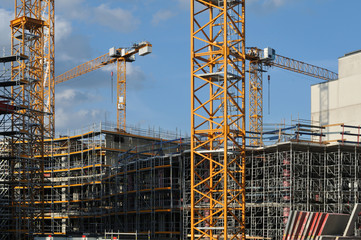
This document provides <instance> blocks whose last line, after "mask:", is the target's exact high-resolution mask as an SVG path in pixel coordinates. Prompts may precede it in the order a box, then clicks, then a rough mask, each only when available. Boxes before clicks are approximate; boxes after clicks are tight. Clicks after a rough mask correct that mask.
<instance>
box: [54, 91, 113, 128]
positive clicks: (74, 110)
mask: <svg viewBox="0 0 361 240" xmlns="http://www.w3.org/2000/svg"><path fill="white" fill-rule="evenodd" d="M101 100H102V97H101V96H100V95H96V94H92V93H89V92H84V91H79V90H74V89H65V90H63V91H60V92H57V93H56V95H55V102H56V108H55V110H56V111H55V124H56V128H57V129H58V130H66V129H78V128H81V127H85V126H87V125H90V124H92V123H94V122H97V121H99V120H100V119H102V116H104V113H105V112H106V111H104V110H102V109H85V108H84V104H88V105H89V106H90V107H91V106H92V104H91V103H95V102H98V101H101Z"/></svg>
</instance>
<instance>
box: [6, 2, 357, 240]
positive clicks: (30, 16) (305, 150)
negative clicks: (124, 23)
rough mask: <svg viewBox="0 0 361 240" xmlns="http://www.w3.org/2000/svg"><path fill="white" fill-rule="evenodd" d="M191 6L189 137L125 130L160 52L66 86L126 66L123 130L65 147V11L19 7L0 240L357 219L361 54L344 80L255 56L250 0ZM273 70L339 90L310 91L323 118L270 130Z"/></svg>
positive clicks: (222, 233)
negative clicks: (57, 39) (61, 98)
mask: <svg viewBox="0 0 361 240" xmlns="http://www.w3.org/2000/svg"><path fill="white" fill-rule="evenodd" d="M192 3H193V4H192V5H191V10H192V12H191V17H192V21H191V35H192V44H191V48H192V49H191V53H192V54H191V55H192V59H191V66H192V69H191V72H192V87H193V88H192V103H193V104H192V107H191V115H192V124H191V125H192V129H191V134H192V135H191V137H190V138H188V137H184V136H181V135H180V134H177V133H169V132H164V131H161V130H159V131H155V130H140V129H137V128H131V127H129V126H128V127H127V126H126V124H125V106H126V104H125V99H126V94H125V89H126V87H125V85H126V65H125V63H126V62H132V61H134V54H135V53H138V54H139V55H147V54H149V53H150V52H151V47H152V46H151V44H150V43H148V42H141V43H139V44H134V45H133V47H131V48H129V49H116V48H112V49H111V50H110V52H109V54H105V55H103V56H101V57H99V58H96V59H95V60H93V61H90V62H88V63H86V64H83V65H81V66H79V67H77V68H75V70H71V71H70V73H66V74H65V75H61V78H59V82H61V81H66V80H67V79H70V78H73V77H75V76H78V75H80V74H84V73H86V72H89V71H92V70H95V69H98V68H100V67H102V66H104V65H107V64H111V63H117V90H118V95H117V120H118V121H117V124H116V125H114V126H113V125H111V124H108V123H104V124H100V125H94V126H92V127H90V128H89V129H86V130H85V129H83V130H81V131H79V132H77V133H74V134H68V135H60V136H55V134H54V126H55V124H54V94H55V91H54V87H55V83H56V81H55V77H54V49H55V48H54V21H55V15H54V0H27V1H17V0H15V19H14V20H12V21H11V22H10V27H11V52H10V53H9V54H7V55H6V56H3V57H0V63H2V64H3V68H2V70H1V74H0V98H1V100H0V116H1V120H0V136H1V138H0V148H1V152H0V239H34V238H38V239H49V240H52V239H56V238H57V237H58V238H59V239H64V238H74V239H76V238H82V239H86V238H88V239H109V238H112V239H114V238H116V239H190V238H191V237H192V239H195V238H197V239H204V238H206V239H210V240H213V239H228V238H231V239H233V238H242V239H244V238H245V234H246V235H247V236H248V237H249V238H254V239H282V235H283V233H284V232H283V231H284V229H285V226H286V222H287V221H288V218H289V216H290V212H291V211H294V210H300V211H301V210H302V211H313V212H332V213H347V214H349V213H350V212H351V209H352V208H353V206H354V205H355V204H358V203H360V200H359V199H360V197H361V196H360V195H359V192H360V191H359V190H361V149H360V136H361V133H360V129H361V128H360V123H359V120H358V119H359V117H360V116H361V110H360V109H361V108H360V106H359V105H360V102H361V101H360V100H359V99H357V98H355V97H354V96H357V88H354V89H353V93H354V94H349V96H351V97H350V98H345V99H346V100H345V99H344V96H346V95H348V94H347V91H349V89H350V86H352V87H354V86H358V85H359V77H360V75H361V72H360V69H361V60H360V59H361V52H353V53H349V54H346V55H345V56H344V57H342V58H340V69H339V73H340V76H339V77H338V76H337V74H335V73H332V72H330V71H328V70H326V69H323V68H319V67H316V66H312V65H309V64H305V63H302V62H299V61H296V60H293V59H289V58H286V57H282V56H279V55H276V54H275V51H274V50H273V49H271V48H266V49H264V50H260V49H258V48H247V50H246V47H245V34H244V29H245V19H244V18H245V11H244V8H245V1H244V0H228V1H223V0H202V1H199V0H194V1H192ZM195 4H198V5H197V8H194V5H195ZM195 9H197V10H195ZM199 9H200V10H199ZM236 9H237V10H236ZM202 14H203V15H202ZM214 16H217V17H216V18H214V19H213V17H214ZM220 16H224V17H220ZM205 19H211V20H209V21H206V20H205ZM195 23H196V24H195ZM222 26H223V27H222ZM225 26H228V27H225ZM205 43H206V46H205ZM246 60H247V61H249V69H250V70H249V71H248V74H249V75H250V85H249V86H250V93H249V95H250V108H251V109H250V112H251V113H250V116H249V118H250V131H246V129H245V128H246V124H245V122H246V120H245V118H246V117H245V116H246V110H245V105H246V104H245V99H246V96H245V92H246V90H245V75H246V72H247V71H246ZM269 66H276V67H280V68H284V69H287V70H290V71H293V72H298V73H302V74H305V75H308V76H312V77H317V78H319V79H324V80H327V81H328V82H326V83H322V84H317V85H314V86H312V107H311V116H312V120H313V121H309V122H302V121H299V120H298V121H296V122H292V123H291V124H290V125H287V126H285V125H284V126H282V125H279V126H276V127H274V128H273V129H267V130H266V129H264V128H263V119H262V114H263V113H262V97H263V96H262V91H263V90H262V73H263V72H264V71H265V69H267V68H268V67H269ZM79 69H82V71H83V72H81V73H80V72H79V71H78V70H79ZM227 69H228V70H227ZM228 71H229V72H228ZM336 79H337V80H336ZM355 91H356V92H355ZM335 99H337V101H334V100H335ZM194 103H195V104H194ZM340 116H342V118H340ZM246 144H248V145H246ZM360 226H361V218H359V219H358V222H357V224H356V226H355V234H357V235H361V231H360V229H359V228H360ZM297 239H298V237H297Z"/></svg>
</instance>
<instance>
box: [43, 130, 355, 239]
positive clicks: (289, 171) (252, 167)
mask: <svg viewBox="0 0 361 240" xmlns="http://www.w3.org/2000/svg"><path fill="white" fill-rule="evenodd" d="M114 127H115V126H113V127H112V126H110V125H106V124H102V125H94V126H93V127H91V128H89V130H84V131H83V132H79V134H77V135H72V136H61V137H59V138H56V139H53V140H48V141H46V147H45V149H46V154H45V158H46V159H47V160H46V162H47V163H48V164H47V165H46V166H45V171H44V183H45V185H44V200H45V206H44V217H45V233H46V235H52V236H56V235H64V236H82V235H84V234H87V236H89V237H90V236H92V235H93V236H104V235H105V233H108V235H109V236H110V234H112V236H116V237H117V238H125V239H133V238H135V236H134V235H137V238H139V239H141V238H144V239H147V238H151V239H188V238H189V237H190V212H191V206H190V187H189V185H190V180H191V176H190V152H189V139H185V138H182V137H180V136H179V135H177V134H171V133H159V132H157V131H140V130H139V129H135V128H133V129H128V131H127V132H126V133H125V132H119V131H115V130H114ZM322 130H324V129H323V128H320V127H318V126H311V125H306V124H295V125H292V126H287V127H283V128H279V129H277V131H274V132H273V133H270V135H272V134H273V136H274V137H278V138H277V140H274V141H275V143H274V144H269V145H268V146H264V147H257V148H248V149H247V161H246V164H247V174H246V177H247V187H246V189H247V192H246V207H247V211H246V213H247V222H246V223H247V235H249V236H253V237H264V238H271V239H282V234H283V230H284V227H285V224H286V221H287V219H288V215H289V212H290V211H292V210H304V211H316V212H332V213H350V211H351V210H352V208H353V206H354V204H355V203H359V198H360V197H361V196H360V191H359V186H361V181H360V178H359V176H360V174H361V149H360V147H359V144H351V143H346V142H345V141H344V142H343V141H342V139H340V140H339V142H335V143H326V142H323V141H310V140H309V138H308V137H303V136H305V135H307V134H310V133H312V134H313V135H314V136H316V135H319V136H320V137H321V136H323V135H324V134H323V133H321V132H322ZM340 135H342V132H340ZM323 137H324V136H323ZM214 157H219V158H222V154H221V153H214ZM204 167H205V169H204V172H205V173H206V172H207V166H204ZM204 207H205V208H207V204H206V203H205V205H204ZM39 208H40V206H39ZM360 220H361V219H360ZM205 227H207V226H205ZM357 233H359V230H357Z"/></svg>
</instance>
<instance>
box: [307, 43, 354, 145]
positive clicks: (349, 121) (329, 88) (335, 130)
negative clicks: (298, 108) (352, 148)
mask: <svg viewBox="0 0 361 240" xmlns="http://www.w3.org/2000/svg"><path fill="white" fill-rule="evenodd" d="M338 72H339V79H338V80H335V81H330V82H324V83H319V84H316V85H313V86H312V87H311V119H312V121H313V122H314V124H320V125H326V126H329V127H327V128H326V129H325V131H327V132H331V133H332V134H327V137H326V138H325V140H332V141H336V140H342V139H343V140H344V141H353V142H360V141H361V138H360V137H359V136H357V135H359V134H361V130H360V129H359V126H360V125H361V50H359V51H355V52H351V53H348V54H345V56H343V57H341V58H339V66H338ZM330 125H331V126H330ZM351 126H354V127H351Z"/></svg>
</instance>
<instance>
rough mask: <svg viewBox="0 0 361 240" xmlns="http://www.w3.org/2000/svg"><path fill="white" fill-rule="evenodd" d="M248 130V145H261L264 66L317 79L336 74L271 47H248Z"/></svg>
mask: <svg viewBox="0 0 361 240" xmlns="http://www.w3.org/2000/svg"><path fill="white" fill-rule="evenodd" d="M246 58H247V60H249V109H250V110H249V132H250V145H251V146H262V145H263V141H262V132H263V76H262V75H263V72H265V70H264V67H271V66H274V67H278V68H282V69H286V70H289V71H292V72H296V73H300V74H304V75H307V76H310V77H314V78H317V79H322V80H325V81H331V80H336V79H338V74H337V73H334V72H332V71H330V70H327V69H325V68H321V67H317V66H315V65H311V64H308V63H305V62H301V61H298V60H295V59H292V58H288V57H284V56H281V55H277V54H276V51H275V50H274V49H272V48H265V49H263V50H262V49H259V48H257V47H251V48H249V50H248V52H247V55H246Z"/></svg>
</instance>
